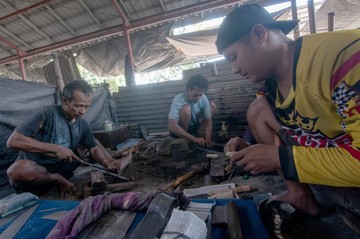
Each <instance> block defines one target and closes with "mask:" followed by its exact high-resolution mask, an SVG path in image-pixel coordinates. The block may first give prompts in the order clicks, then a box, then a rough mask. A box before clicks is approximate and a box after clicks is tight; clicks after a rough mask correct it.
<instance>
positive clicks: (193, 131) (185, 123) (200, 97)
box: [168, 75, 216, 147]
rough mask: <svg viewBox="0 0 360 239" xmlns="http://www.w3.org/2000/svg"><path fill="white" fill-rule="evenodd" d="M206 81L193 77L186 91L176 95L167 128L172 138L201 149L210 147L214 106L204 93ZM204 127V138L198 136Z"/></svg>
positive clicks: (202, 78)
mask: <svg viewBox="0 0 360 239" xmlns="http://www.w3.org/2000/svg"><path fill="white" fill-rule="evenodd" d="M208 86H209V82H208V80H207V79H206V78H205V77H204V76H202V75H194V76H192V77H190V78H189V80H188V81H187V84H186V91H185V92H184V93H181V94H178V95H177V96H175V98H174V99H173V102H172V104H171V108H170V112H169V117H168V128H169V131H170V133H171V135H172V136H175V137H180V138H184V139H186V140H188V141H190V142H193V143H196V144H198V145H200V146H202V147H210V146H211V145H212V143H211V137H212V119H211V117H212V115H213V114H214V112H215V108H216V107H215V104H214V103H213V102H209V100H208V98H207V97H206V96H205V91H206V90H207V88H208ZM202 127H204V129H205V137H202V136H198V130H199V129H200V128H202Z"/></svg>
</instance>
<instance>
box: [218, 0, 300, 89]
mask: <svg viewBox="0 0 360 239" xmlns="http://www.w3.org/2000/svg"><path fill="white" fill-rule="evenodd" d="M297 24H298V21H275V20H274V19H273V17H272V16H271V14H270V13H268V12H267V11H266V9H264V8H263V7H261V6H259V5H257V4H245V5H242V6H241V7H239V8H237V9H235V10H233V11H232V12H230V13H229V14H228V15H227V16H226V18H225V19H224V21H223V22H222V24H221V25H220V28H219V31H218V35H217V40H216V46H217V49H218V52H219V54H223V55H224V57H225V59H226V60H228V61H229V62H230V63H231V66H232V69H233V71H234V73H236V74H240V75H242V76H243V77H245V78H247V79H249V80H250V81H252V82H260V81H263V80H266V79H268V78H269V77H272V75H273V74H274V73H273V71H274V68H276V67H274V66H275V64H276V63H277V60H278V59H277V57H276V56H275V51H276V49H279V48H280V47H282V46H281V43H282V42H281V40H280V39H286V37H285V35H286V34H288V33H289V32H290V31H291V30H292V29H293V28H294V27H295V26H296V25H297ZM270 39H272V40H270ZM276 40H280V41H276Z"/></svg>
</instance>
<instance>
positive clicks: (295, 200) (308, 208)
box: [270, 191, 319, 216]
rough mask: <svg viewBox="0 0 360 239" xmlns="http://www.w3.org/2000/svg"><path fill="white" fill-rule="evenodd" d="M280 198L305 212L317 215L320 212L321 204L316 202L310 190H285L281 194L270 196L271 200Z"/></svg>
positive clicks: (279, 199)
mask: <svg viewBox="0 0 360 239" xmlns="http://www.w3.org/2000/svg"><path fill="white" fill-rule="evenodd" d="M273 200H278V201H283V202H288V203H290V204H291V206H293V207H294V208H295V209H297V210H299V211H300V212H302V213H304V214H308V215H311V216H316V215H317V214H318V213H319V205H318V203H317V202H316V200H315V198H314V196H313V195H312V194H311V193H310V194H309V193H308V192H304V191H297V192H290V191H285V192H282V193H280V194H277V195H274V196H272V197H271V198H270V201H273Z"/></svg>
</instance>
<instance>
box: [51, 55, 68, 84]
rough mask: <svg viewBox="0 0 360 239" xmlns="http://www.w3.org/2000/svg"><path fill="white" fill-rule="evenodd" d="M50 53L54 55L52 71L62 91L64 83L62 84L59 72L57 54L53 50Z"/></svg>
mask: <svg viewBox="0 0 360 239" xmlns="http://www.w3.org/2000/svg"><path fill="white" fill-rule="evenodd" d="M52 55H53V57H54V71H55V79H56V85H57V86H58V87H59V88H60V90H61V91H62V90H63V89H64V85H65V84H64V79H63V76H62V73H61V67H60V63H59V56H58V54H57V52H54V53H53V54H52Z"/></svg>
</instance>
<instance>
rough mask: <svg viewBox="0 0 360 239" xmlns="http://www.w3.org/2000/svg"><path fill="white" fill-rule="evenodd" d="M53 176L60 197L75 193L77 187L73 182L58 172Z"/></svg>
mask: <svg viewBox="0 0 360 239" xmlns="http://www.w3.org/2000/svg"><path fill="white" fill-rule="evenodd" d="M54 177H56V185H57V187H58V193H59V195H60V197H68V196H71V195H75V194H76V191H77V189H76V187H75V185H74V184H72V183H71V182H70V181H68V180H67V179H65V178H64V177H62V176H61V175H59V174H54Z"/></svg>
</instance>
